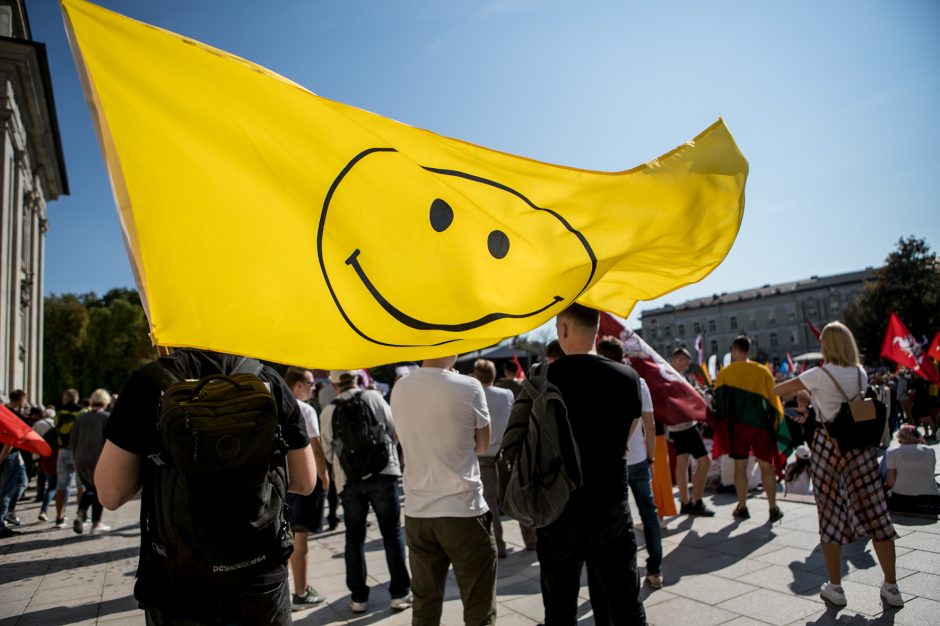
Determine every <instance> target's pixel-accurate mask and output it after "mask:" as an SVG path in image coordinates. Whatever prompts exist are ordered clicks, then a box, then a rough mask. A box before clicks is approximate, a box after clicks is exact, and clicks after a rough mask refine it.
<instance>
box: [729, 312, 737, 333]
mask: <svg viewBox="0 0 940 626" xmlns="http://www.w3.org/2000/svg"><path fill="white" fill-rule="evenodd" d="M729 323H730V324H731V330H734V329H736V328H737V327H738V318H737V317H735V316H734V315H732V316H731V319H730V320H729Z"/></svg>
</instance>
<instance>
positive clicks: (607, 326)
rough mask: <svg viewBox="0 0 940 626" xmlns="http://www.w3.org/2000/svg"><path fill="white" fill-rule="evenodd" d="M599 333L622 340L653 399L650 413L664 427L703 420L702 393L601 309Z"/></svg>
mask: <svg viewBox="0 0 940 626" xmlns="http://www.w3.org/2000/svg"><path fill="white" fill-rule="evenodd" d="M598 335H599V337H598V338H600V336H606V335H612V336H614V337H619V338H620V340H621V341H623V352H624V354H626V355H627V356H628V357H630V366H631V367H632V368H633V369H635V370H636V373H637V374H639V375H640V377H641V378H642V379H643V380H645V381H646V384H647V386H648V387H649V388H650V396H652V398H653V415H654V416H655V417H656V419H657V420H659V421H660V422H662V423H663V424H666V425H667V426H670V425H675V424H681V423H683V422H688V421H690V420H695V421H699V422H704V421H705V417H706V411H707V407H706V405H705V399H704V398H702V394H700V393H699V392H698V391H696V390H695V387H693V386H692V385H690V384H689V381H687V380H686V379H685V377H684V376H683V375H682V374H680V373H679V372H677V371H676V370H675V368H674V367H673V366H672V365H670V364H669V363H668V362H667V361H666V360H665V359H664V358H663V357H661V356H660V355H659V354H658V353H657V352H656V351H655V350H653V349H652V348H651V347H650V346H649V344H647V343H646V342H645V341H643V339H642V338H641V337H640V336H639V335H637V334H636V333H635V332H633V331H632V330H630V329H628V328H626V327H624V325H623V324H621V323H620V322H618V321H617V320H616V319H614V318H613V317H612V316H611V315H609V314H607V313H604V312H601V326H600V332H598Z"/></svg>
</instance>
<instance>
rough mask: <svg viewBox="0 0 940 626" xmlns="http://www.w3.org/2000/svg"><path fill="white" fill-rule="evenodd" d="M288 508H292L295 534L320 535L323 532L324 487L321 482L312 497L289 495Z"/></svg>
mask: <svg viewBox="0 0 940 626" xmlns="http://www.w3.org/2000/svg"><path fill="white" fill-rule="evenodd" d="M287 506H289V507H290V512H291V518H293V521H294V525H293V529H294V532H295V533H318V532H321V531H322V530H323V487H322V486H321V484H320V481H319V480H317V486H316V488H315V489H314V490H313V493H311V494H310V495H307V496H302V495H300V494H299V493H288V494H287Z"/></svg>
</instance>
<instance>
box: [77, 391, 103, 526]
mask: <svg viewBox="0 0 940 626" xmlns="http://www.w3.org/2000/svg"><path fill="white" fill-rule="evenodd" d="M110 403H111V394H109V393H108V392H107V391H105V390H104V389H95V390H94V392H92V394H91V409H90V410H88V411H85V412H83V413H79V414H78V416H77V417H76V418H75V425H74V426H72V434H71V437H70V441H71V447H72V453H73V455H74V458H75V471H76V472H77V473H78V478H79V480H81V482H82V486H83V487H84V492H83V493H82V496H81V499H80V500H79V501H78V513H77V514H76V515H75V521H74V522H73V523H72V530H74V531H75V532H76V533H79V534H81V533H83V532H85V522H86V521H87V519H88V509H89V508H91V532H92V533H102V532H107V531H109V530H111V527H110V526H108V525H107V524H104V523H103V522H102V521H101V515H102V513H103V512H104V507H103V506H102V505H101V502H99V501H98V494H97V490H96V489H95V484H94V480H95V466H96V465H97V464H98V457H99V456H100V455H101V449H102V448H103V447H104V439H105V437H104V427H105V424H106V423H107V421H108V416H109V415H110V413H108V412H107V411H106V410H105V409H106V408H107V406H108V405H109V404H110Z"/></svg>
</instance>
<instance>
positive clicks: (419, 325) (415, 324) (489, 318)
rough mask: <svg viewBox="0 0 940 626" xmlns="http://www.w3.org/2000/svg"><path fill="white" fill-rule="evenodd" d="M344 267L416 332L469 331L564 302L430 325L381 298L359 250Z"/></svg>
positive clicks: (389, 311) (558, 299)
mask: <svg viewBox="0 0 940 626" xmlns="http://www.w3.org/2000/svg"><path fill="white" fill-rule="evenodd" d="M346 265H350V266H352V268H353V269H354V270H356V274H357V275H358V276H359V280H360V281H362V284H363V285H364V286H365V288H366V289H368V290H369V293H370V294H372V297H373V298H375V301H376V302H378V303H379V304H380V305H381V306H382V308H383V309H385V311H386V312H387V313H388V314H389V315H391V316H392V317H394V318H395V319H396V320H398V321H399V322H401V323H402V324H404V325H405V326H409V327H411V328H414V329H416V330H445V331H449V332H461V331H465V330H471V329H473V328H479V327H480V326H484V325H486V324H489V323H490V322H495V321H497V320H502V319H522V318H525V317H532V316H533V315H538V314H539V313H541V312H542V311H544V310H546V309H548V308H549V307H552V306H554V305H556V304H558V303H559V302H561V301H562V300H564V298H562V297H561V296H555V298H554V299H553V300H552V301H551V302H549V303H548V304H546V305H545V306H543V307H542V308H540V309H536V310H535V311H530V312H529V313H518V314H517V313H500V312H497V313H490V314H488V315H484V316H483V317H480V318H477V319H475V320H473V321H470V322H462V323H460V324H432V323H430V322H424V321H421V320H419V319H415V318H413V317H411V316H410V315H408V314H406V313H405V312H404V311H402V310H401V309H399V308H398V307H396V306H395V305H394V304H392V303H391V302H389V301H388V300H386V299H385V296H383V295H382V294H381V293H380V292H379V290H378V289H376V287H375V285H373V284H372V281H371V280H369V277H368V276H367V275H366V272H365V270H363V269H362V265H360V263H359V248H356V249H355V250H354V251H353V253H352V254H350V255H349V258H348V259H346Z"/></svg>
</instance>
